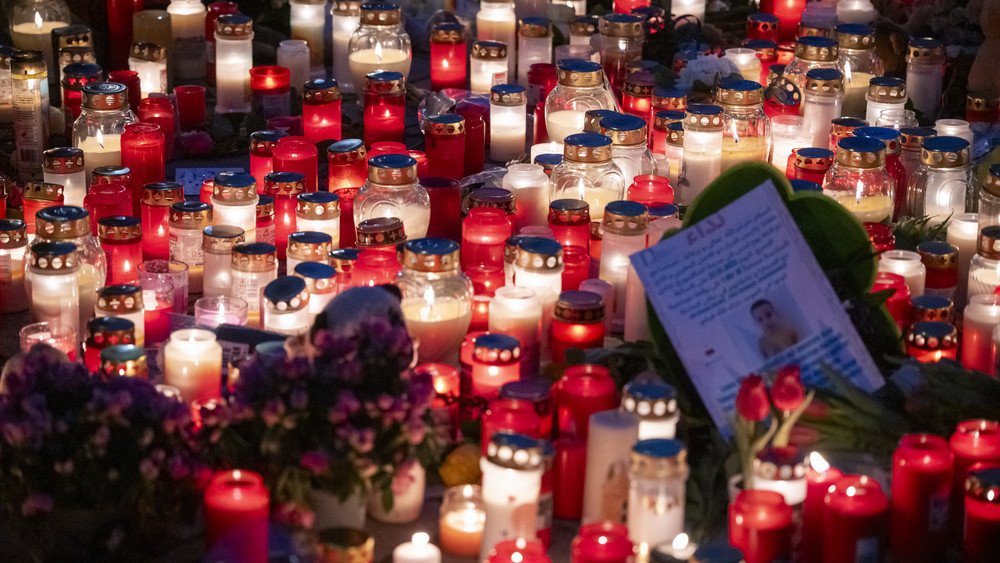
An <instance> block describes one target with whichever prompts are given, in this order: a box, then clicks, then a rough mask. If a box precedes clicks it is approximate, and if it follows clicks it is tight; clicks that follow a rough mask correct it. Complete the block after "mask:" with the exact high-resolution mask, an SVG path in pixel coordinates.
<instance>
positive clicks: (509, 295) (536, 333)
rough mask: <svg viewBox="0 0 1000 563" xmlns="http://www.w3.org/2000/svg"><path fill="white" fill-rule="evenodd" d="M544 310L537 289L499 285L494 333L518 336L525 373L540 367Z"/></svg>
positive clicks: (493, 312)
mask: <svg viewBox="0 0 1000 563" xmlns="http://www.w3.org/2000/svg"><path fill="white" fill-rule="evenodd" d="M541 311H542V309H541V301H539V299H538V298H537V297H536V295H535V291H534V290H533V289H529V288H525V287H516V286H513V285H506V286H503V287H499V288H497V290H496V292H495V293H494V295H493V301H492V302H491V303H490V316H489V330H490V332H491V333H498V334H505V335H509V336H512V337H514V338H515V339H516V340H517V342H518V348H519V355H520V367H519V369H518V370H517V372H518V373H523V374H524V375H525V376H530V374H533V373H535V372H537V370H538V365H539V361H540V349H541V334H542V333H541V322H542V312H541ZM514 379H517V378H516V377H515V378H514ZM497 387H499V385H498V386H497Z"/></svg>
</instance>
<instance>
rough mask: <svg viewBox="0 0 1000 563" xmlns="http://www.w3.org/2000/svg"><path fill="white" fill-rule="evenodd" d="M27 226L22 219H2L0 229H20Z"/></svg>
mask: <svg viewBox="0 0 1000 563" xmlns="http://www.w3.org/2000/svg"><path fill="white" fill-rule="evenodd" d="M26 226H27V225H26V224H25V222H24V221H22V220H20V219H0V231H20V230H21V229H23V228H25V227H26Z"/></svg>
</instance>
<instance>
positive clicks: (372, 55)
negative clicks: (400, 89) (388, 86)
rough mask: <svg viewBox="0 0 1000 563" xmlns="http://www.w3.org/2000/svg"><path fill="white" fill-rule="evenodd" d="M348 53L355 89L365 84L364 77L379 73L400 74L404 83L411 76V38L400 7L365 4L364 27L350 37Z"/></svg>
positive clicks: (374, 3) (362, 16)
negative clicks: (404, 24) (405, 28)
mask: <svg viewBox="0 0 1000 563" xmlns="http://www.w3.org/2000/svg"><path fill="white" fill-rule="evenodd" d="M348 51H349V53H350V55H348V65H349V67H350V70H351V81H352V82H353V83H354V86H355V88H358V87H361V86H362V85H364V84H365V76H367V75H368V74H371V73H373V72H380V71H388V72H398V73H399V74H400V75H401V79H402V80H403V81H405V80H406V78H407V77H408V76H409V75H410V58H411V54H410V36H409V35H407V33H406V31H404V30H403V23H402V14H401V12H400V9H399V6H397V5H396V4H393V3H391V2H365V3H364V4H362V5H361V25H360V26H359V27H358V29H357V30H355V31H354V33H353V34H352V35H351V41H350V45H349V47H348ZM365 104H366V105H367V100H366V101H365Z"/></svg>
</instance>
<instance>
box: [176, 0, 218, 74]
mask: <svg viewBox="0 0 1000 563" xmlns="http://www.w3.org/2000/svg"><path fill="white" fill-rule="evenodd" d="M205 12H206V10H205V5H204V4H202V3H201V2H200V0H171V1H170V4H169V5H168V6H167V13H169V14H170V29H171V34H172V36H173V45H171V48H170V56H171V62H172V66H173V69H174V70H173V75H174V81H175V83H177V84H190V83H198V82H201V81H203V80H204V79H205ZM220 19H221V16H220ZM216 29H218V28H216ZM216 41H218V37H216ZM218 63H219V61H218V59H216V64H218Z"/></svg>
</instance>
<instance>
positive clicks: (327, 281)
mask: <svg viewBox="0 0 1000 563" xmlns="http://www.w3.org/2000/svg"><path fill="white" fill-rule="evenodd" d="M292 273H293V274H294V275H295V276H297V277H300V278H302V279H303V280H304V281H305V283H306V291H308V292H309V325H310V326H312V323H313V320H314V319H315V318H316V315H318V314H320V313H322V312H323V310H324V309H326V305H327V303H329V302H330V300H332V299H333V298H334V297H336V295H337V279H336V276H337V270H336V269H335V268H334V267H333V266H330V265H329V264H326V263H325V262H324V263H321V262H302V263H300V264H297V265H296V266H295V268H294V269H293V271H292Z"/></svg>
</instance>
